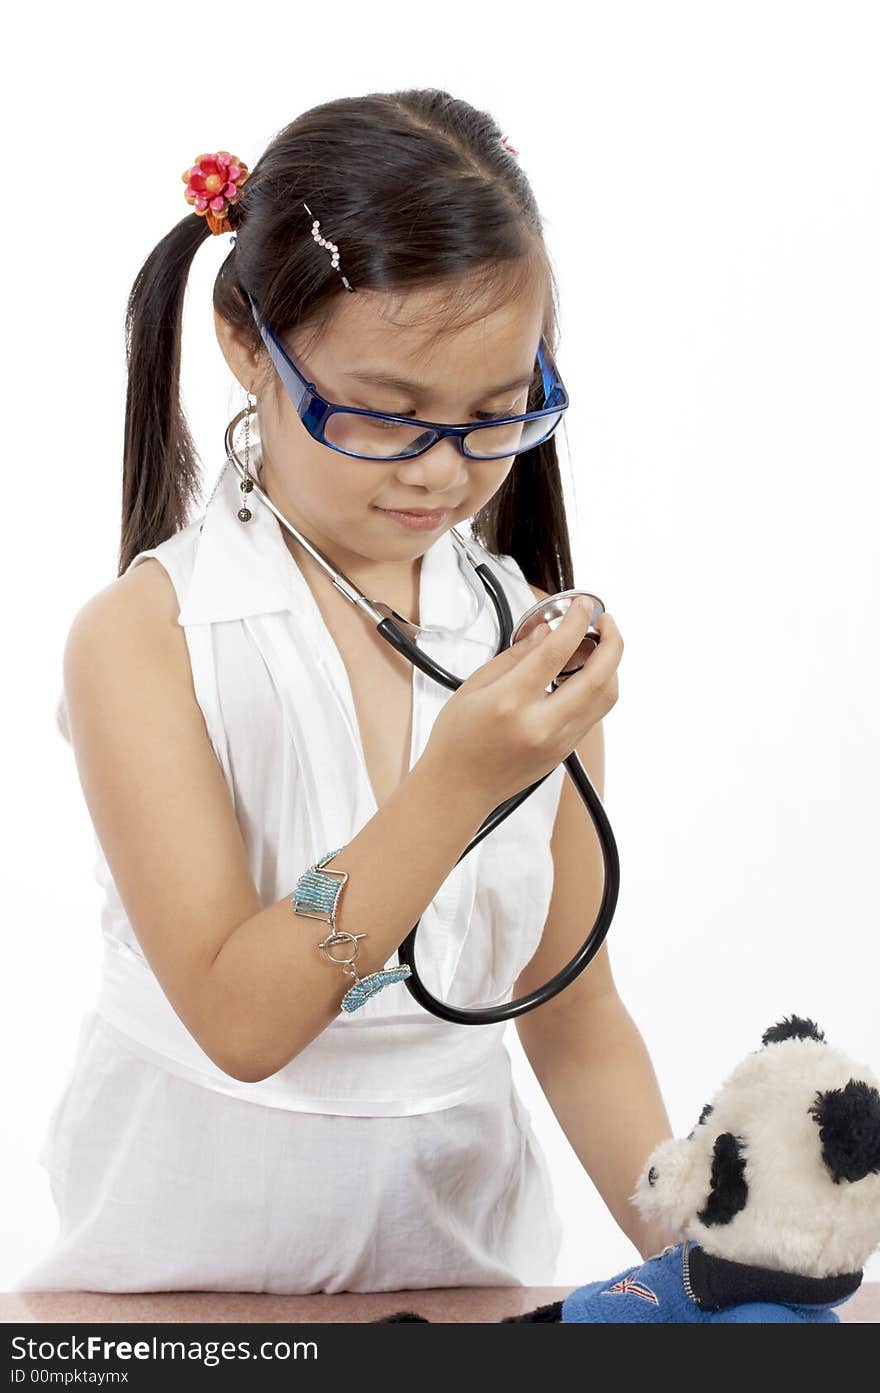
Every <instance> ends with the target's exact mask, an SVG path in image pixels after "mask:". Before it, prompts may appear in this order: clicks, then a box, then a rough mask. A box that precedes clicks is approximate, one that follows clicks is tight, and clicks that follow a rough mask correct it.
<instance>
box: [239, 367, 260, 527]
mask: <svg viewBox="0 0 880 1393" xmlns="http://www.w3.org/2000/svg"><path fill="white" fill-rule="evenodd" d="M245 396H246V398H247V415H246V416H245V418H244V470H245V473H246V474H247V476H248V477H247V478H246V479H242V480H241V482H240V483H239V488H240V489H241V492H242V500H241V507H240V508H239V510H238V515H237V516H238V519H239V521H240V522H250V520H251V518H252V517H253V513H252V512H251V510H250V508H249V507H248V506H247V504H248V499H247V496H248V494H249V493H250V492H251V490H252V489H253V487H254V482H253V479H251V477H250V473H251V416H256V414H257V402H258V401H259V397H254V401H253V405H251V394H250V392H246V393H245Z"/></svg>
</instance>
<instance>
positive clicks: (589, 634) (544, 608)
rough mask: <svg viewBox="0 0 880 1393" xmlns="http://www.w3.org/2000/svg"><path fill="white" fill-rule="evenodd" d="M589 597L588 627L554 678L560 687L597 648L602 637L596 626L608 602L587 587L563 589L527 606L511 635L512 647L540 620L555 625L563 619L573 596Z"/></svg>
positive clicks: (553, 627)
mask: <svg viewBox="0 0 880 1393" xmlns="http://www.w3.org/2000/svg"><path fill="white" fill-rule="evenodd" d="M578 598H580V599H584V600H588V601H589V602H590V604H591V605H592V607H593V608H592V614H591V615H590V620H589V624H588V626H587V631H586V633H585V634H584V636H583V638H582V639H581V641H580V643H579V644H578V646H577V648H576V649H575V650H574V652H573V653H572V655H571V657H570V658H569V659H568V661H567V663H566V665H565V667H564V668H563V669H562V671H561V672H560V673H558V674H557V676H556V677H555V678H554V680H553V681H552V682H551V684H550V685H551V686H552V687H558V686H559V683H560V682H564V681H565V679H566V677H573V676H574V674H575V673H576V672H580V670H581V668H582V667H583V665H584V663H585V662H586V661H587V659H588V658H589V656H590V654H591V653H592V652H593V651H594V649H595V648H596V645H597V644H598V642H599V639H600V637H601V635H600V633H599V631H598V629H595V628H594V627H593V624H594V621H595V620H596V619H598V617H599V615H600V614H604V613H605V606H604V604H603V603H602V601H601V600H600V599H599V597H598V595H591V594H590V592H589V591H587V590H560V591H559V593H558V594H556V595H547V596H546V598H545V599H543V600H538V601H537V603H536V604H534V605H532V606H531V607H530V608H529V609H527V610H526V612H525V614H522V615H520V617H519V619H518V620H517V622H516V625H515V626H514V630H513V634H512V635H511V639H510V644H511V647H513V645H514V644H515V643H518V642H519V641H520V640H521V639H525V638H528V637H529V635H530V634H532V633H533V632H534V631H535V629H536V628H537V627H538V625H539V624H548V625H549V626H550V628H551V629H555V628H557V627H558V625H559V624H560V623H561V622H562V620H563V619H564V617H565V613H566V611H567V610H568V608H569V606H570V604H571V602H572V600H575V599H578Z"/></svg>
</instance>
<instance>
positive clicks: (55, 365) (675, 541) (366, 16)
mask: <svg viewBox="0 0 880 1393" xmlns="http://www.w3.org/2000/svg"><path fill="white" fill-rule="evenodd" d="M878 20H880V12H878V9H877V7H876V6H875V5H872V4H854V3H846V0H835V3H833V4H831V3H827V4H811V3H791V4H787V3H779V2H778V0H761V3H757V4H756V3H743V0H739V2H738V3H736V4H717V3H714V4H713V3H705V2H704V3H691V4H686V3H664V4H662V5H657V4H634V3H620V0H616V2H615V3H614V4H610V3H608V4H602V5H597V4H586V5H581V6H580V7H578V8H576V9H569V10H567V11H566V10H560V9H558V8H557V9H556V10H554V11H550V10H546V9H541V7H538V6H535V5H531V4H530V5H525V4H506V5H504V6H501V5H498V6H492V7H488V6H484V7H475V6H474V5H473V4H460V3H446V4H444V5H443V6H442V7H441V8H440V9H438V10H436V11H435V12H434V13H431V12H430V10H425V9H423V8H421V7H420V8H418V9H414V8H413V6H412V5H410V4H397V5H389V4H386V5H384V6H383V5H372V6H369V7H366V8H365V9H364V8H363V7H359V6H355V5H353V4H350V3H337V4H335V5H333V6H332V7H323V6H312V7H309V8H307V9H306V10H303V9H302V7H294V8H291V7H284V6H281V7H279V6H275V5H272V6H270V5H267V4H265V3H259V2H256V0H255V3H251V4H250V5H248V6H246V7H245V8H244V9H242V7H241V6H240V5H230V4H226V3H215V4H214V5H212V6H211V8H210V10H207V11H206V10H205V9H204V8H203V7H201V8H200V7H188V8H187V7H183V6H179V5H175V6H167V5H154V6H153V7H151V10H150V11H149V12H147V11H144V10H141V11H140V12H139V14H138V15H137V16H133V15H132V13H131V12H126V11H124V10H123V11H120V10H118V9H111V8H109V7H108V9H107V10H106V11H102V10H101V9H100V8H99V7H94V6H92V7H90V6H88V5H86V6H77V7H73V8H72V9H71V8H68V7H64V8H62V7H61V6H60V5H55V6H50V7H49V9H48V11H47V9H46V7H40V9H39V11H37V10H36V9H34V8H33V7H31V8H29V9H21V8H19V10H18V12H17V15H16V17H15V19H14V20H13V25H14V31H13V34H12V44H13V46H12V47H11V48H10V49H9V50H8V52H7V63H6V66H5V79H4V94H3V98H2V100H3V105H4V107H5V108H6V110H5V112H4V115H5V118H6V119H5V123H4V130H5V131H6V132H7V141H6V150H5V155H6V159H5V163H4V172H3V180H4V194H5V197H4V204H5V208H4V216H3V220H2V226H3V232H2V235H3V241H4V249H3V262H4V267H5V276H4V309H5V313H4V325H5V328H4V336H3V337H4V350H5V356H6V372H5V385H6V410H5V420H6V427H7V439H8V444H9V445H10V447H11V448H10V450H9V453H8V455H7V461H6V472H5V490H4V492H5V526H4V528H3V548H2V565H3V575H2V582H3V594H4V600H5V604H4V611H5V626H6V633H5V643H4V648H5V653H4V659H5V661H4V668H5V672H6V677H5V680H4V682H3V684H2V687H0V703H2V727H3V733H4V778H3V783H4V791H5V796H4V799H3V815H2V816H3V826H2V837H3V847H4V855H3V858H2V860H3V871H2V884H0V896H2V906H3V942H2V963H0V994H2V995H0V1052H2V1053H0V1057H2V1060H3V1066H2V1070H3V1087H4V1096H5V1100H6V1109H5V1111H6V1118H7V1128H6V1138H5V1145H4V1147H3V1148H2V1149H0V1195H2V1196H3V1211H2V1218H0V1288H3V1287H5V1286H8V1285H10V1284H11V1281H12V1279H13V1278H14V1277H15V1275H16V1274H17V1273H18V1271H19V1270H21V1269H22V1268H23V1267H24V1266H25V1264H29V1263H30V1262H31V1261H33V1260H35V1259H36V1257H37V1256H38V1254H39V1253H40V1252H42V1251H43V1249H44V1248H45V1246H46V1245H47V1244H48V1242H49V1240H50V1238H51V1237H52V1234H53V1232H54V1226H55V1221H54V1211H53V1209H52V1207H51V1202H50V1198H49V1190H48V1181H47V1178H46V1176H45V1174H44V1172H43V1171H42V1170H41V1169H40V1168H39V1167H38V1165H37V1161H36V1154H37V1150H38V1146H39V1142H40V1140H41V1138H42V1135H43V1132H44V1129H45V1126H46V1122H47V1119H48V1114H49V1110H50V1107H51V1105H52V1103H53V1102H54V1099H55V1098H56V1096H57V1095H58V1093H59V1091H60V1089H61V1088H62V1086H63V1084H64V1081H65V1079H66V1076H67V1071H68V1068H69V1061H70V1057H71V1051H72V1049H73V1046H74V1043H75V1038H76V1032H77V1028H78V1024H79V1021H80V1018H81V1016H82V1013H83V1012H84V1010H86V1009H88V1008H89V1007H90V1005H91V1003H92V1001H93V999H94V996H95V992H96V982H97V971H98V963H99V957H100V929H99V908H100V898H99V891H98V887H97V885H96V884H95V883H94V882H93V881H92V879H91V868H92V862H93V847H92V830H91V824H90V822H89V819H88V814H87V811H86V808H85V804H84V801H83V799H82V795H81V792H80V788H79V784H78V781H77V776H76V770H75V765H74V762H73V757H72V754H71V752H70V749H69V747H68V746H67V745H65V744H64V743H63V741H62V740H61V738H60V736H59V735H58V734H57V732H56V729H55V723H54V722H55V704H56V701H57V698H58V696H59V693H60V683H61V667H60V664H61V652H62V647H63V643H64V639H65V636H66V633H67V630H68V627H69V625H70V621H71V619H72V617H73V615H74V613H75V612H76V610H77V609H78V608H79V607H80V606H81V605H82V604H83V603H84V602H85V600H86V599H87V598H88V597H89V596H90V595H92V594H93V593H94V592H95V591H96V590H98V589H100V588H102V587H103V586H105V585H107V584H109V583H110V582H111V581H112V580H113V579H114V577H115V574H116V554H117V546H118V535H119V512H120V488H121V448H122V421H123V407H124V385H125V384H124V354H123V331H122V324H123V313H124V305H125V300H126V296H127V294H128V291H129V289H130V287H131V283H132V280H133V278H134V276H135V274H136V272H137V271H138V269H139V267H140V266H141V264H142V262H143V260H144V258H145V257H146V255H147V254H148V252H149V251H150V250H151V249H152V248H153V246H154V245H155V243H156V242H157V241H158V239H159V238H160V237H162V236H163V235H164V234H165V233H166V232H167V231H168V230H169V229H170V228H171V226H172V225H173V224H174V223H175V222H176V221H177V220H178V219H179V218H180V217H181V216H182V215H183V214H184V212H185V211H186V209H185V205H184V201H183V196H182V190H183V184H182V181H181V177H180V176H181V173H182V171H183V170H184V168H185V167H187V166H188V165H189V164H190V163H191V162H192V160H193V159H194V158H195V156H196V154H197V153H199V152H201V151H202V150H205V149H218V148H226V149H230V150H232V151H234V152H235V153H237V154H239V155H240V156H241V158H242V159H244V160H245V161H246V162H247V163H248V164H249V165H251V166H253V165H254V164H255V163H256V160H257V158H258V156H259V154H260V153H261V151H262V150H263V148H264V146H265V145H266V143H267V142H268V141H269V140H270V139H271V138H272V136H273V135H274V133H275V132H276V131H277V130H278V129H279V128H280V127H281V126H283V125H285V124H286V123H287V122H288V121H289V120H291V119H292V118H293V117H294V116H295V115H296V114H298V113H299V112H300V111H303V110H305V109H306V108H308V107H310V106H312V105H314V104H315V103H317V102H319V101H324V100H327V99H329V98H332V97H337V96H343V95H355V94H359V93H367V92H370V91H379V90H391V89H394V88H402V87H410V86H436V87H444V88H446V89H447V90H449V91H451V92H452V93H453V94H455V95H457V96H460V97H463V98H465V99H467V100H468V101H470V102H471V103H473V104H474V105H475V106H477V107H481V108H485V109H488V110H490V111H491V112H492V113H493V114H494V115H495V116H496V118H497V119H498V121H499V123H500V125H501V128H502V130H503V131H504V132H505V133H506V134H507V135H508V137H509V139H510V140H511V142H512V143H513V145H514V146H516V148H517V149H518V150H519V152H520V159H521V162H522V164H523V166H524V167H525V169H526V171H527V173H528V175H529V177H530V179H531V181H532V183H533V186H534V189H535V192H536V195H537V199H538V202H539V204H540V206H541V209H542V212H543V216H544V220H545V231H546V236H547V239H548V243H549V246H550V252H551V256H552V258H553V261H554V265H555V267H556V270H557V274H558V277H559V282H560V290H561V301H562V305H561V309H562V343H561V348H560V355H559V361H560V368H561V371H562V374H563V377H564V379H565V381H566V384H567V386H568V388H569V391H570V393H571V397H572V406H571V409H570V412H569V415H568V422H567V432H566V434H565V436H562V435H560V437H559V441H560V450H561V454H562V457H563V466H564V469H565V471H566V475H567V487H568V489H569V501H570V505H571V507H570V518H571V528H572V534H573V540H574V544H575V547H576V567H575V570H576V580H577V583H578V584H579V585H580V586H582V587H583V588H589V589H593V590H595V591H596V592H597V593H598V594H599V595H601V596H602V597H603V598H604V599H605V601H606V604H607V606H608V608H609V610H610V611H611V612H612V613H613V615H614V617H615V619H616V621H617V623H618V624H619V626H620V628H621V631H622V633H623V635H624V639H625V642H626V651H625V654H624V658H623V661H622V663H621V668H620V699H619V701H618V704H617V706H616V707H615V708H614V710H613V711H612V712H611V713H610V714H609V716H608V717H607V718H606V723H605V724H606V739H607V783H606V798H605V803H606V807H607V810H608V814H609V817H610V819H611V821H612V824H613V826H614V829H615V833H616V836H617V840H618V845H619V849H620V858H621V891H620V899H619V903H618V909H617V914H616V917H615V920H614V923H613V926H612V929H611V933H610V936H609V940H608V941H609V946H610V951H611V958H612V963H613V965H614V969H615V975H616V978H617V982H618V986H619V988H620V991H621V995H622V996H623V998H624V1000H625V1001H626V1003H627V1005H628V1007H629V1009H630V1011H631V1012H632V1014H633V1016H634V1017H635V1019H636V1021H637V1022H638V1024H639V1026H640V1028H641V1030H642V1033H643V1034H644V1036H645V1039H646V1041H647V1042H648V1045H649V1048H650V1050H651V1052H652V1055H653V1058H654V1062H655V1066H656V1069H657V1072H658V1075H659V1077H660V1080H661V1085H662V1087H663V1091H664V1096H665V1098H666V1101H667V1106H668V1108H669V1112H670V1116H671V1119H672V1125H673V1129H674V1130H675V1131H676V1132H677V1133H679V1134H683V1133H685V1132H687V1131H689V1130H690V1128H691V1127H692V1125H693V1123H694V1121H695V1119H696V1116H697V1115H698V1112H699V1109H700V1108H701V1106H702V1104H703V1102H704V1101H705V1100H706V1098H707V1097H709V1096H710V1094H711V1093H712V1092H713V1091H714V1090H715V1089H716V1088H717V1087H718V1085H719V1084H720V1082H721V1080H722V1079H723V1077H724V1076H725V1074H726V1073H727V1072H728V1071H729V1070H730V1069H731V1068H732V1067H733V1066H734V1065H735V1064H736V1063H737V1062H738V1060H739V1059H740V1058H741V1057H742V1056H743V1054H744V1053H745V1052H747V1051H749V1050H752V1049H755V1048H757V1047H758V1045H759V1044H760V1037H761V1034H762V1032H763V1030H764V1029H766V1027H767V1026H768V1025H770V1024H771V1023H772V1022H773V1021H775V1020H777V1019H779V1018H780V1017H781V1016H783V1015H785V1014H790V1013H791V1012H797V1013H798V1014H801V1015H811V1016H813V1017H814V1018H816V1019H817V1020H818V1021H819V1023H820V1025H822V1026H823V1027H824V1029H825V1031H826V1034H827V1035H828V1037H829V1039H830V1040H831V1041H832V1042H833V1043H835V1044H837V1045H839V1046H840V1047H841V1048H843V1049H844V1050H846V1051H847V1052H848V1053H850V1054H851V1055H853V1056H854V1057H855V1058H856V1059H857V1060H861V1061H864V1062H866V1063H869V1064H870V1065H871V1066H872V1067H873V1068H874V1069H878V1068H880V1023H878V1017H877V983H878V969H880V950H878V917H880V916H878V909H877V902H878V889H880V886H878V855H877V845H878V832H880V827H878V814H877V801H878V800H877V787H878V775H880V738H878V733H877V713H878V711H880V690H878V688H880V683H878V659H877V638H876V613H877V593H878V565H877V555H878V545H877V533H878V508H877V505H878V487H877V470H878V463H880V449H878V445H880V426H878V410H877V408H878V391H877V384H878V367H880V328H878V326H880V270H878V248H880V140H878V131H880V85H878V83H877V71H878V59H880V52H878V49H880V45H878V39H880V22H878ZM226 251H227V241H226V239H225V238H219V239H216V241H214V240H212V241H209V242H208V243H206V244H205V245H204V246H203V247H202V248H201V249H200V250H199V252H198V255H197V257H196V262H195V265H194V268H193V272H192V276H191V281H190V291H189V297H188V301H187V309H186V315H185V327H184V335H185V337H184V368H183V390H184V404H185V407H186V409H187V411H188V413H189V420H190V423H191V425H192V427H193V431H194V434H195V438H196V441H197V444H198V446H199V448H200V451H201V453H202V459H203V461H204V464H205V471H206V478H208V479H209V480H211V481H212V480H213V479H214V478H215V477H216V472H217V469H218V468H219V465H220V463H221V461H222V453H221V452H222V432H223V429H224V427H225V424H226V421H227V420H228V418H229V416H230V415H231V414H232V411H233V410H235V409H237V406H236V403H238V400H239V396H240V393H238V391H237V389H236V391H233V390H232V385H233V384H232V378H231V376H230V375H229V373H228V371H227V369H226V366H225V363H224V362H223V359H222V357H221V355H220V351H219V348H218V346H217V343H216V339H215V338H214V333H213V322H212V314H211V304H210V287H211V283H212V281H213V278H214V275H215V273H216V270H217V267H218V266H219V263H220V260H221V258H222V257H223V256H225V255H226ZM508 1033H509V1036H510V1046H511V1050H512V1051H513V1054H514V1061H515V1069H516V1073H517V1078H518V1080H519V1083H520V1086H521V1088H522V1090H523V1092H524V1094H525V1097H526V1101H527V1103H528V1106H529V1108H530V1110H531V1112H532V1116H533V1119H534V1123H535V1126H536V1129H537V1131H538V1133H539V1136H540V1138H541V1141H542V1142H543V1144H544V1146H545V1148H546V1149H547V1151H548V1154H549V1156H550V1159H551V1165H552V1169H553V1173H554V1177H555V1182H556V1185H557V1203H558V1206H559V1209H560V1212H561V1213H562V1215H563V1216H564V1219H565V1223H566V1227H567V1242H566V1247H565V1251H564V1253H563V1256H562V1260H561V1263H560V1266H559V1270H558V1272H557V1274H556V1280H557V1282H558V1283H559V1284H560V1285H575V1284H577V1283H580V1282H582V1281H587V1280H593V1279H596V1278H599V1277H604V1276H606V1275H609V1274H611V1273H612V1272H614V1271H616V1270H618V1269H619V1268H621V1267H623V1266H624V1265H626V1264H628V1263H629V1262H631V1261H635V1260H636V1254H635V1250H634V1249H633V1248H632V1246H631V1245H630V1243H629V1242H628V1240H627V1239H626V1238H625V1237H624V1236H623V1234H622V1233H621V1232H620V1230H619V1229H618V1228H617V1226H616V1225H615V1223H614V1221H613V1220H612V1219H611V1217H610V1215H609V1214H608V1212H607V1211H606V1210H605V1208H604V1206H603V1204H602V1202H601V1200H600V1198H599V1197H598V1195H597V1193H596V1191H595V1190H594V1188H593V1187H592V1185H591V1183H590V1181H589V1180H588V1179H587V1177H586V1176H585V1174H584V1173H583V1170H582V1168H581V1167H580V1164H579V1162H578V1161H577V1158H576V1156H575V1154H574V1152H573V1151H572V1150H571V1148H570V1147H569V1145H568V1143H567V1141H566V1139H565V1137H564V1135H563V1134H562V1132H561V1131H560V1129H559V1127H558V1125H557V1123H556V1121H555V1118H554V1117H553V1114H552V1113H551V1111H550V1109H549V1106H548V1105H547V1103H546V1101H545V1100H544V1098H543V1095H542V1094H541V1093H540V1090H539V1088H538V1086H537V1084H536V1082H535V1080H534V1077H533V1076H532V1075H531V1072H530V1070H529V1068H528V1065H527V1064H526V1062H525V1059H524V1056H523V1055H522V1052H521V1050H520V1048H519V1043H518V1039H517V1037H516V1034H515V1030H514V1027H513V1026H510V1027H509V1032H508ZM867 1276H868V1277H872V1276H873V1277H874V1278H875V1279H876V1278H878V1277H880V1256H877V1257H874V1258H873V1259H871V1261H870V1263H869V1265H868V1269H867Z"/></svg>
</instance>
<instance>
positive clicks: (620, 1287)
mask: <svg viewBox="0 0 880 1393" xmlns="http://www.w3.org/2000/svg"><path fill="white" fill-rule="evenodd" d="M629 1291H631V1292H632V1294H633V1296H640V1297H641V1298H642V1300H643V1301H650V1302H651V1303H652V1304H653V1305H654V1306H659V1305H660V1298H659V1297H658V1296H657V1294H656V1292H653V1291H652V1290H651V1288H650V1287H648V1286H646V1285H645V1283H644V1282H637V1281H635V1280H634V1278H632V1277H621V1279H620V1281H619V1282H615V1283H614V1285H613V1286H612V1287H606V1288H605V1290H604V1291H603V1292H602V1295H603V1296H613V1295H615V1294H616V1295H625V1294H626V1292H629Z"/></svg>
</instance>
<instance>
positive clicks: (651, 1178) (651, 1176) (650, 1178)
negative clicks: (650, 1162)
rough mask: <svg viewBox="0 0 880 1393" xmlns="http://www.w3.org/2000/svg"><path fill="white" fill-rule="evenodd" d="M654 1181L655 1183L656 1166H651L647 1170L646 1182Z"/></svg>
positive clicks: (651, 1182) (652, 1183)
mask: <svg viewBox="0 0 880 1393" xmlns="http://www.w3.org/2000/svg"><path fill="white" fill-rule="evenodd" d="M656 1183H657V1167H656V1166H652V1167H651V1169H650V1170H649V1171H648V1184H649V1185H656Z"/></svg>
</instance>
